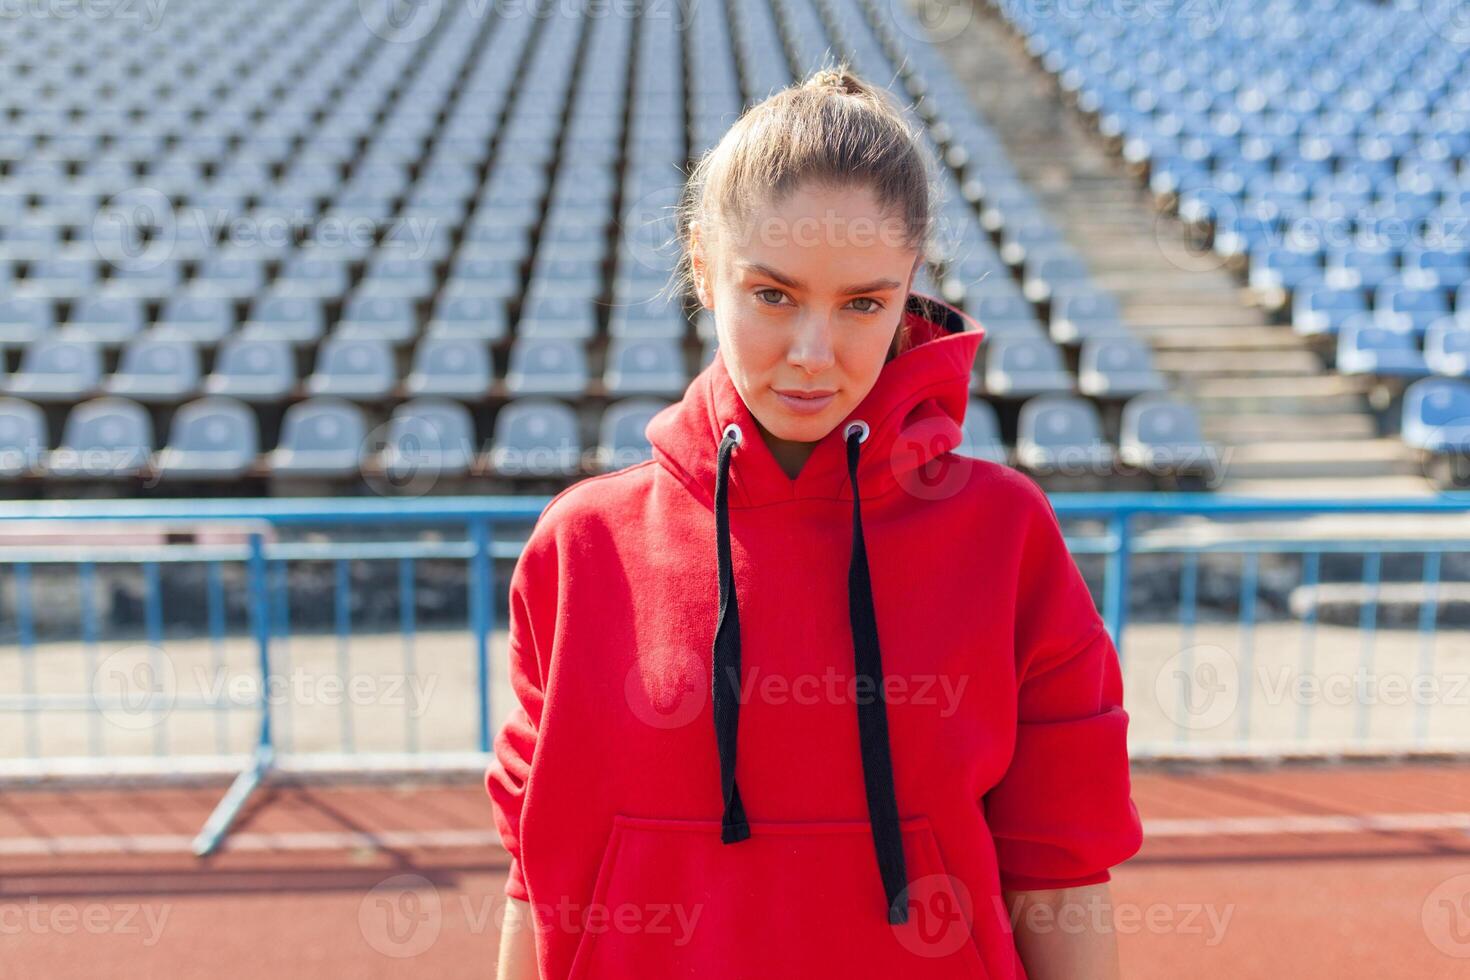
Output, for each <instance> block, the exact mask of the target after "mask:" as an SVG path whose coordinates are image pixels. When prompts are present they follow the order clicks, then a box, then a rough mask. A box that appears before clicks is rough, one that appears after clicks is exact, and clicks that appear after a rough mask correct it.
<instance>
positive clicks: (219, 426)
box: [153, 397, 260, 480]
mask: <svg viewBox="0 0 1470 980" xmlns="http://www.w3.org/2000/svg"><path fill="white" fill-rule="evenodd" d="M259 448H260V433H259V427H258V424H257V422H256V420H255V413H254V412H253V411H251V410H250V408H249V406H247V405H246V404H245V403H244V402H241V401H238V400H236V399H234V398H218V397H210V398H199V399H196V400H195V401H192V402H189V403H188V404H185V405H181V406H179V410H178V411H177V412H175V413H174V417H173V422H172V423H171V425H170V426H169V439H168V445H167V446H164V447H163V449H161V450H159V451H158V453H156V454H155V455H154V457H153V466H154V469H155V470H156V471H157V472H158V474H159V475H160V476H161V477H164V478H179V479H191V480H232V479H235V478H237V477H239V476H241V475H242V474H244V473H245V472H246V471H247V470H249V469H250V467H251V466H253V465H254V463H255V456H256V453H257V452H259Z"/></svg>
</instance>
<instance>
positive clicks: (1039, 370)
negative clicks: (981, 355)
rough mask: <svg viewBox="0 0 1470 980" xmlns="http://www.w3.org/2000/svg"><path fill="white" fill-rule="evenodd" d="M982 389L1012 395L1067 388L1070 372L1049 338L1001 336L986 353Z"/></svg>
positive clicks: (1070, 383)
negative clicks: (983, 387) (983, 385)
mask: <svg viewBox="0 0 1470 980" xmlns="http://www.w3.org/2000/svg"><path fill="white" fill-rule="evenodd" d="M985 390H986V391H987V392H989V393H990V394H993V395H1004V396H1007V397H1013V398H1014V397H1023V398H1024V397H1027V396H1030V395H1044V394H1057V393H1062V392H1070V391H1071V390H1072V375H1071V374H1070V373H1068V371H1067V369H1066V368H1065V367H1064V366H1063V364H1062V355H1061V352H1060V351H1058V350H1057V348H1056V347H1055V346H1054V345H1053V344H1052V342H1051V341H1049V340H1046V339H1045V338H1031V337H1000V338H997V339H996V341H995V344H994V346H993V347H991V349H990V352H989V353H988V354H987V355H986V357H985Z"/></svg>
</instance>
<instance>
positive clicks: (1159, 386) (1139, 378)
mask: <svg viewBox="0 0 1470 980" xmlns="http://www.w3.org/2000/svg"><path fill="white" fill-rule="evenodd" d="M1077 387H1078V390H1079V391H1081V392H1082V394H1084V395H1091V396H1092V397H1094V398H1131V397H1132V396H1134V395H1141V394H1143V393H1144V392H1149V391H1163V390H1164V389H1165V388H1167V387H1168V385H1167V383H1166V382H1165V381H1164V376H1163V375H1162V374H1160V373H1159V372H1158V371H1157V370H1156V369H1155V368H1154V359H1153V354H1152V353H1151V352H1150V351H1149V348H1148V345H1147V344H1145V343H1144V342H1143V341H1141V340H1137V339H1135V338H1133V337H1097V338H1095V339H1091V340H1086V341H1084V342H1083V344H1082V351H1081V357H1080V359H1079V363H1078V366H1077Z"/></svg>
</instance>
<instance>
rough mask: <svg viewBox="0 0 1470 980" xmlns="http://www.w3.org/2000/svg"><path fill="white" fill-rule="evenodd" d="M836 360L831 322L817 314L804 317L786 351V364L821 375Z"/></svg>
mask: <svg viewBox="0 0 1470 980" xmlns="http://www.w3.org/2000/svg"><path fill="white" fill-rule="evenodd" d="M835 359H836V358H835V356H834V353H833V350H832V324H831V321H830V320H828V319H827V317H825V316H822V315H820V314H815V313H814V314H811V315H808V316H805V317H802V318H801V320H800V322H799V323H798V324H797V325H796V333H795V335H794V336H793V337H792V340H791V346H790V347H789V348H788V349H787V351H786V363H788V364H790V365H791V366H792V367H795V368H799V369H801V370H802V371H805V372H806V373H808V374H820V373H822V372H823V371H826V370H827V369H828V368H830V367H831V366H832V364H833V362H834V361H835Z"/></svg>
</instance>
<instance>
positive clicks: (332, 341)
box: [306, 335, 398, 401]
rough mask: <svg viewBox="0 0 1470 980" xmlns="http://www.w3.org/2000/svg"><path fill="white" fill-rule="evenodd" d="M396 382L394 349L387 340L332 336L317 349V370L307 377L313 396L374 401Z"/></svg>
mask: <svg viewBox="0 0 1470 980" xmlns="http://www.w3.org/2000/svg"><path fill="white" fill-rule="evenodd" d="M397 383H398V374H397V372H396V371H395V370H394V366H393V348H392V347H391V346H390V345H389V344H388V342H387V341H386V340H372V339H369V338H365V337H358V338H353V337H340V336H335V335H334V336H331V337H328V338H327V339H326V340H324V341H322V343H321V346H320V347H318V348H317V352H316V370H315V371H314V372H313V373H312V374H311V376H310V377H308V378H307V379H306V390H307V392H309V393H310V394H312V395H336V396H338V397H341V398H354V399H358V400H365V401H376V400H378V399H381V398H386V397H387V396H388V395H389V394H390V393H391V392H392V391H393V388H394V386H395V385H396V384H397Z"/></svg>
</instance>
